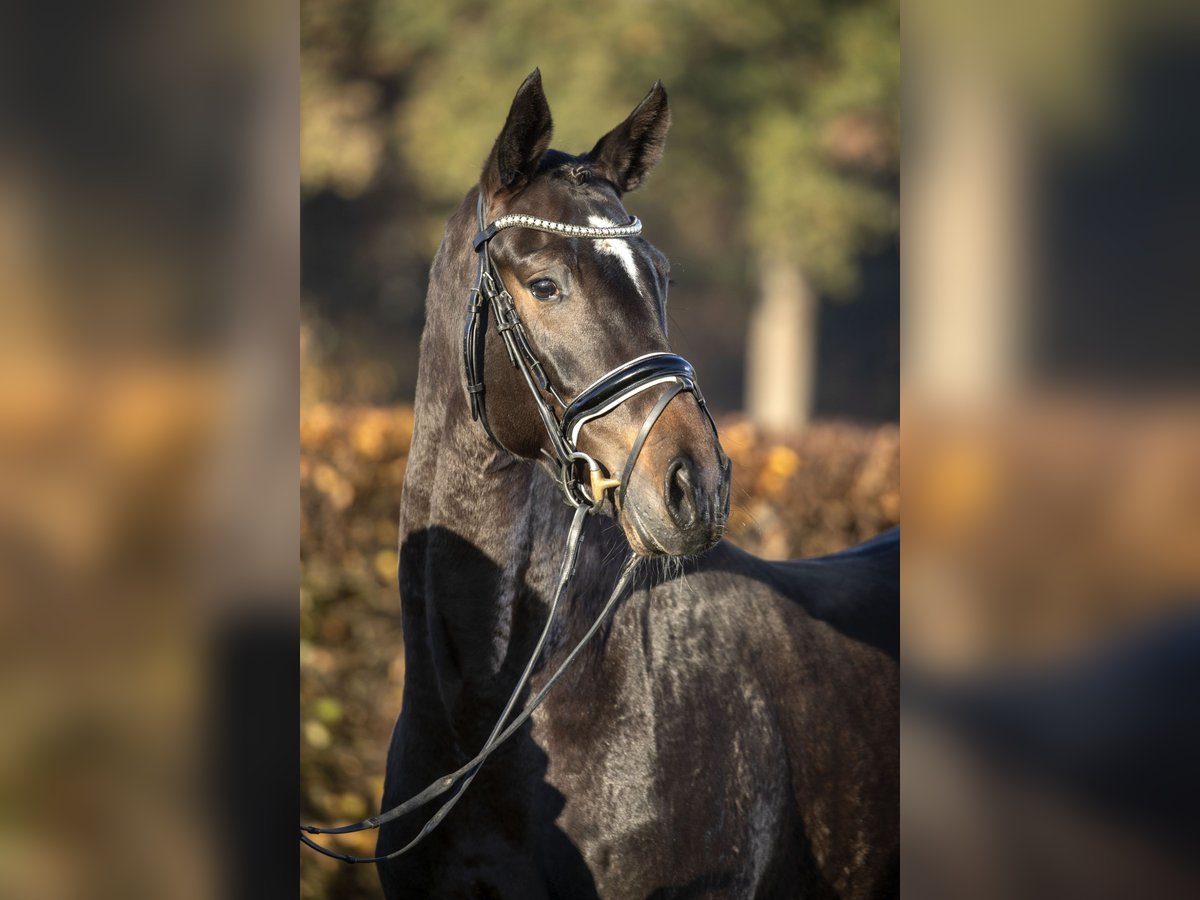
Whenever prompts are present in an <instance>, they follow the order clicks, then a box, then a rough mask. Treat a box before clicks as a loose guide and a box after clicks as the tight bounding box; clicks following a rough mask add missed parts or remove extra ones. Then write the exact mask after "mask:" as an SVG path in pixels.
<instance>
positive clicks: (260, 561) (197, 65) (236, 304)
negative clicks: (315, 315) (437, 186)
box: [0, 0, 299, 898]
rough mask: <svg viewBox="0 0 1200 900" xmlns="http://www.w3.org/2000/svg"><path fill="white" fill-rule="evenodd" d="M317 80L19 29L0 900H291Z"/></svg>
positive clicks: (270, 34) (49, 7)
mask: <svg viewBox="0 0 1200 900" xmlns="http://www.w3.org/2000/svg"><path fill="white" fill-rule="evenodd" d="M298 59H299V28H298V11H297V9H296V8H295V7H294V6H292V5H291V4H286V3H278V2H273V0H267V2H261V0H256V2H252V3H241V2H238V3H227V2H217V3H197V2H186V0H169V2H167V3H145V2H126V3H120V4H92V3H68V4H65V5H64V4H8V5H6V6H5V7H4V9H3V11H2V12H0V298H2V301H0V383H2V384H3V387H2V388H0V711H2V715H3V717H4V722H3V725H2V726H0V732H2V733H3V734H4V737H3V738H0V896H12V897H16V896H20V897H30V898H38V897H59V896H155V897H192V896H197V897H198V896H213V895H216V896H232V897H243V896H244V897H263V896H274V895H276V894H283V895H293V894H294V893H295V891H296V885H297V877H296V855H295V854H296V849H295V846H296V845H295V843H294V837H293V834H294V833H293V828H294V826H295V823H296V821H297V818H298V808H297V806H298V804H297V799H296V785H297V781H298V778H297V773H298V764H297V759H296V752H295V735H296V721H297V708H296V705H295V704H296V697H297V693H298V675H297V664H296V646H297V625H296V614H295V602H296V599H295V598H296V596H297V591H298V576H297V571H296V568H297V566H296V541H297V533H298V521H299V501H298V497H297V491H296V467H297V462H298V459H297V458H298V451H297V437H296V435H297V431H298V411H297V398H298V392H299V386H298V349H297V343H298V331H299V314H298V310H299V303H298V293H299V290H298V288H299V213H298V209H299V201H298V196H297V185H298V183H299V159H298V147H297V135H298V131H299V112H298V110H299V101H298V79H299V63H298Z"/></svg>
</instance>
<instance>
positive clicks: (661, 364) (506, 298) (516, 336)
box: [463, 193, 717, 507]
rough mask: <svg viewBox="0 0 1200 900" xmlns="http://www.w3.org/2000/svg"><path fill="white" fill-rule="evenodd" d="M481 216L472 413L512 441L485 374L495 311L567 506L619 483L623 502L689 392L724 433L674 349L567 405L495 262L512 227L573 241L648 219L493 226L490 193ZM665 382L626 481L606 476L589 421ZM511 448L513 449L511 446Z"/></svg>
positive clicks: (470, 318) (507, 219) (635, 231)
mask: <svg viewBox="0 0 1200 900" xmlns="http://www.w3.org/2000/svg"><path fill="white" fill-rule="evenodd" d="M476 217H477V219H478V222H479V232H478V233H477V234H476V235H475V237H474V239H473V240H472V246H474V248H475V253H476V255H477V256H478V260H479V265H478V269H477V273H476V276H475V286H474V287H473V288H471V292H470V295H469V298H468V302H467V320H466V324H465V326H464V327H463V363H464V366H465V367H466V372H467V395H468V396H469V397H470V400H471V417H472V418H473V419H477V420H478V421H479V422H480V424H481V425H483V430H484V431H486V432H487V434H488V437H490V438H491V439H492V440H493V441H494V442H495V443H496V444H497V446H500V447H504V444H503V443H502V442H501V441H500V440H499V439H498V438H497V437H496V435H495V433H494V432H493V431H492V426H491V423H490V422H489V421H488V416H487V405H486V403H485V399H484V398H485V393H486V392H485V388H484V379H483V366H484V358H485V355H486V349H487V323H488V311H489V309H490V310H491V311H492V312H493V313H494V314H495V316H496V330H497V331H498V332H499V333H500V337H501V338H502V339H503V341H504V347H505V349H506V350H507V351H508V360H509V362H510V363H511V364H512V365H513V366H514V367H516V368H517V369H518V370H520V372H521V375H522V376H523V377H524V379H525V384H526V385H527V386H528V388H529V393H530V395H531V396H532V397H533V402H534V406H535V407H536V408H537V411H538V417H539V418H540V419H541V420H542V425H543V427H544V428H545V429H546V435H547V437H548V438H549V443H550V448H551V452H549V453H548V452H546V451H545V450H543V451H542V452H543V453H545V454H546V456H547V457H548V459H549V460H550V461H551V462H552V463H555V464H557V467H558V475H557V481H558V485H559V488H560V489H561V490H562V492H563V496H564V497H565V498H566V501H567V503H569V504H570V505H571V506H575V507H578V506H581V505H586V506H588V507H595V506H598V505H599V504H600V503H602V502H603V500H604V494H605V492H606V491H607V490H608V489H609V488H617V489H618V491H617V499H618V501H619V502H621V503H623V502H624V499H625V490H626V488H627V487H628V485H629V479H630V477H631V476H632V475H633V467H634V465H635V464H636V463H637V459H638V455H639V454H640V453H641V451H642V446H643V445H644V444H645V442H646V438H647V437H649V436H650V431H651V429H653V428H654V424H655V423H656V422H657V421H658V418H659V416H661V415H662V413H663V410H665V409H666V408H667V404H668V403H670V402H671V399H672V398H674V397H675V395H676V394H680V393H683V392H685V391H686V392H688V393H690V394H692V395H693V396H694V397H695V398H696V402H697V403H698V404H699V405H700V408H701V409H702V410H704V414H705V415H706V416H707V417H708V421H709V424H710V425H712V428H713V432H714V433H715V432H716V430H717V426H716V424H715V423H714V422H713V419H712V415H711V413H709V411H708V406H707V404H706V403H705V402H704V395H703V394H701V393H700V387H699V385H697V383H696V372H695V370H694V369H693V368H692V364H691V363H689V362H688V361H687V360H686V359H684V358H683V357H682V356H678V355H676V354H674V353H647V354H645V355H643V356H639V357H637V358H636V359H631V360H629V361H628V362H625V363H622V364H621V365H619V366H617V367H616V368H614V369H610V370H609V371H608V372H606V373H605V374H603V375H601V376H600V377H599V378H597V379H596V380H595V381H593V382H592V383H591V384H590V385H588V386H587V387H586V388H584V389H583V390H582V391H580V392H579V394H577V395H576V397H575V399H574V400H572V401H571V402H569V403H568V402H567V401H566V400H564V399H563V396H562V394H560V393H559V392H558V390H557V389H556V388H555V386H554V384H553V383H552V382H551V381H550V378H549V376H548V375H547V374H546V369H545V367H544V366H543V365H542V363H541V360H539V359H538V357H537V354H536V353H534V352H533V348H532V347H531V346H530V344H529V337H528V335H527V334H526V333H525V326H524V325H523V324H522V323H521V318H520V316H519V315H518V314H517V307H516V303H515V302H514V301H513V298H512V295H511V294H509V292H508V291H507V290H506V289H505V287H504V281H503V280H502V279H501V277H500V273H499V272H498V271H497V270H496V266H495V263H493V262H492V257H491V253H490V251H489V245H490V243H491V240H492V238H494V237H495V236H496V235H497V234H498V233H499V232H501V231H503V230H504V229H505V228H529V229H532V230H534V231H544V232H547V233H548V234H557V235H561V236H563V237H569V238H590V239H593V240H604V239H613V238H630V237H635V236H636V235H639V234H641V233H642V223H641V222H640V221H639V220H638V218H637V216H632V217H631V218H630V220H629V224H628V225H613V226H608V227H596V226H589V225H568V224H566V223H564V222H552V221H550V220H548V219H541V218H538V217H537V216H530V215H523V214H510V215H506V216H501V217H500V218H499V219H496V220H495V221H494V222H492V224H491V225H485V222H486V219H485V216H484V208H483V194H482V193H480V195H479V200H478V202H477V204H476ZM658 385H671V388H669V389H668V390H667V391H666V392H665V393H664V394H663V395H662V397H661V398H660V400H659V402H658V403H657V404H655V406H654V408H653V409H652V410H651V412H650V415H649V416H648V417H647V418H646V420H645V421H644V422H643V423H642V427H641V430H640V431H639V432H638V435H637V438H636V439H635V440H634V443H633V446H632V447H631V449H630V451H629V456H628V457H627V458H626V460H625V466H624V468H623V470H622V472H621V477H620V479H615V478H606V477H605V476H604V473H603V471H602V469H601V468H600V464H599V463H598V462H597V461H596V460H595V459H593V458H592V457H591V456H589V455H588V454H586V453H584V452H582V451H581V450H580V449H579V444H578V441H579V432H580V429H582V428H583V426H584V425H586V424H587V423H588V422H591V421H593V420H595V419H599V418H601V417H603V416H606V415H608V414H609V413H610V412H612V411H613V410H615V409H616V408H617V407H618V406H620V405H621V404H622V403H625V402H626V401H627V400H629V399H631V398H633V397H635V396H637V395H638V394H640V393H642V392H643V391H647V390H649V389H650V388H653V387H657V386H658ZM547 394H548V395H549V396H550V398H551V399H552V400H553V401H554V403H555V404H557V405H558V407H559V408H560V409H561V410H562V411H563V412H562V417H561V418H559V416H558V414H557V413H556V412H555V411H554V408H553V407H552V406H551V405H550V403H549V402H548V401H547V399H546V395H547ZM504 449H507V448H504ZM579 463H583V464H584V465H585V466H586V468H587V471H588V483H587V485H586V488H587V489H586V490H585V486H584V484H583V483H582V482H581V481H580V480H579Z"/></svg>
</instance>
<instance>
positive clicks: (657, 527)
mask: <svg viewBox="0 0 1200 900" xmlns="http://www.w3.org/2000/svg"><path fill="white" fill-rule="evenodd" d="M618 522H619V523H620V525H621V529H622V530H623V531H624V532H625V539H626V540H627V541H629V546H630V547H631V548H632V549H633V552H634V553H635V554H637V555H638V556H647V557H651V556H669V557H682V556H699V555H700V554H702V553H706V552H708V551H709V550H711V549H712V548H713V547H715V546H716V545H717V543H718V542H719V541H720V540H721V534H722V532H723V531H724V527H723V526H724V522H723V521H722V522H721V523H720V524H718V525H716V526H715V527H710V528H703V529H694V528H693V529H688V530H686V531H685V530H682V529H680V528H678V527H676V526H675V525H674V524H672V523H667V522H661V521H657V520H656V518H655V517H654V516H653V515H649V514H646V513H645V512H639V510H638V506H637V504H629V505H626V506H625V507H624V508H623V509H622V510H621V515H620V516H619V518H618Z"/></svg>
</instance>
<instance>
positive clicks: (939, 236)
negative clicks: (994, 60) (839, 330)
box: [902, 60, 1032, 410]
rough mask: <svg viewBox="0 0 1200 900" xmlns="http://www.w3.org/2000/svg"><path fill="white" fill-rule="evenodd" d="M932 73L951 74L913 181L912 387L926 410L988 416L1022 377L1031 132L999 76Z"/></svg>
mask: <svg viewBox="0 0 1200 900" xmlns="http://www.w3.org/2000/svg"><path fill="white" fill-rule="evenodd" d="M954 62H961V61H960V60H955V61H954ZM927 71H937V72H939V73H940V77H938V78H937V79H929V80H930V81H931V82H933V81H935V82H936V83H928V84H926V83H922V85H921V87H920V91H921V94H922V101H921V116H920V124H919V127H920V132H919V140H918V141H916V142H914V143H915V147H914V150H915V157H914V158H912V159H906V164H907V165H908V166H910V168H906V170H905V174H906V180H905V184H904V213H903V216H904V223H903V224H904V230H905V231H906V232H907V233H908V234H909V235H912V236H913V237H914V239H913V240H912V241H910V242H909V243H908V245H907V247H906V250H905V259H904V275H903V296H904V330H903V354H902V355H903V360H904V363H903V365H904V380H905V389H906V393H907V392H909V391H912V390H915V391H916V392H917V393H916V394H915V395H914V396H917V397H919V399H920V402H921V403H922V404H933V405H934V406H937V407H943V406H948V407H950V408H952V409H955V410H963V409H964V408H969V409H979V408H980V407H986V406H992V405H995V404H998V403H1001V402H1003V400H1004V399H1006V398H1007V397H1008V396H1009V395H1010V394H1011V393H1012V392H1013V391H1014V390H1015V389H1016V388H1017V387H1018V384H1019V382H1020V380H1021V370H1022V365H1023V359H1022V352H1023V347H1022V337H1023V334H1024V326H1025V322H1024V309H1023V303H1022V296H1023V286H1024V283H1025V280H1026V272H1027V259H1026V255H1025V252H1024V247H1023V241H1024V239H1025V235H1026V232H1027V229H1028V228H1029V227H1030V226H1031V224H1032V223H1031V222H1030V221H1029V219H1028V217H1027V215H1026V214H1025V209H1024V193H1025V192H1026V191H1027V190H1028V183H1027V181H1026V172H1025V165H1024V161H1025V154H1024V152H1023V140H1024V137H1025V135H1024V132H1023V129H1022V127H1021V123H1020V121H1019V120H1018V119H1017V118H1016V117H1014V115H1013V114H1012V111H1011V109H1010V107H1009V105H1008V104H1007V103H1006V102H1005V98H1004V95H1003V93H1002V92H1001V91H1000V90H999V88H998V86H997V85H995V84H994V83H992V79H990V78H988V77H986V76H982V75H979V74H978V73H973V72H969V71H962V70H961V66H960V71H959V73H958V74H959V76H960V77H945V76H946V70H945V68H944V66H943V65H941V64H939V65H936V66H934V65H930V66H929V69H928V70H927ZM917 75H918V78H919V77H920V74H919V73H917ZM917 236H919V240H918V239H916V237H917Z"/></svg>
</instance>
